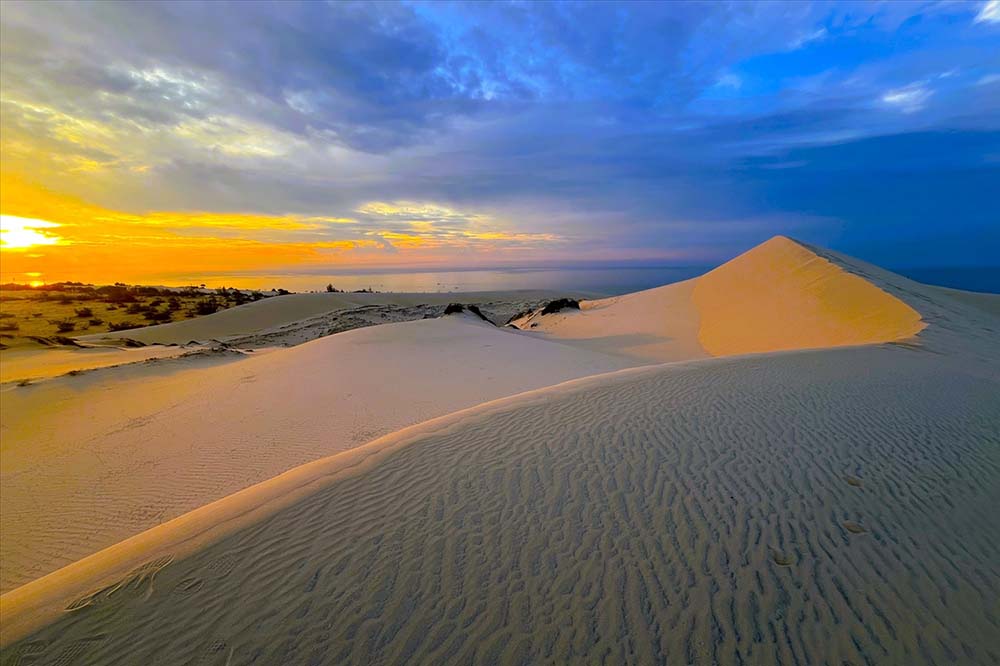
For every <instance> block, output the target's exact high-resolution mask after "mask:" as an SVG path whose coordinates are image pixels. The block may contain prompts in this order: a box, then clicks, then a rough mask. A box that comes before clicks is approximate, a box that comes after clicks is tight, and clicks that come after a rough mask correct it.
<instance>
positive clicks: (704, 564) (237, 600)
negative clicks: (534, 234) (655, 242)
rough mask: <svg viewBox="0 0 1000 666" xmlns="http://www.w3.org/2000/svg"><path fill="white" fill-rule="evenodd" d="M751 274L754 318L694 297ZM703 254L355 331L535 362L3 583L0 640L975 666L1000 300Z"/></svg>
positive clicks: (809, 263) (801, 253)
mask: <svg viewBox="0 0 1000 666" xmlns="http://www.w3.org/2000/svg"><path fill="white" fill-rule="evenodd" d="M759 264H765V265H764V266H760V265H759ZM769 272H770V273H769ZM753 273H763V274H765V277H763V278H761V279H762V280H763V283H762V284H760V285H759V287H758V290H759V293H760V294H761V296H760V298H761V302H762V304H761V307H760V310H761V313H755V312H750V313H749V314H748V313H747V312H746V311H745V308H746V305H747V304H746V303H745V302H739V301H726V300H725V299H722V300H719V299H720V294H722V293H723V292H725V291H726V290H727V289H737V288H738V287H739V286H740V285H742V284H745V283H749V282H752V280H753V279H755V278H754V277H753ZM768 273H769V274H770V276H771V277H770V278H767V277H766V275H767V274H768ZM706 277H709V276H708V275H706V276H703V278H698V279H696V280H692V281H688V282H686V283H679V284H677V285H668V286H667V287H661V288H658V289H654V290H648V291H647V292H640V293H638V294H631V295H626V296H622V297H617V298H615V299H607V300H604V301H596V302H585V303H584V304H583V309H582V310H581V311H563V312H559V313H556V314H553V315H544V316H542V317H538V316H537V315H529V317H528V319H529V320H531V321H532V323H538V327H536V328H537V329H541V330H542V331H543V333H542V335H541V336H535V335H532V334H530V333H524V332H512V331H504V330H502V329H496V328H493V327H491V326H487V325H486V324H482V323H477V322H473V321H471V320H467V319H466V318H464V317H461V316H458V317H451V318H446V319H444V320H438V321H431V322H413V323H411V324H398V325H390V326H379V327H374V328H372V329H365V330H363V331H362V330H359V331H356V332H354V333H355V335H354V336H353V338H354V339H355V342H356V343H359V344H360V345H361V347H367V348H369V349H370V350H371V351H372V352H373V353H374V354H376V356H377V355H380V354H385V353H386V350H390V351H392V352H393V353H395V354H398V357H397V358H395V359H390V360H389V365H392V366H394V367H393V369H394V370H396V371H397V373H396V375H394V376H393V377H394V378H392V379H390V381H393V382H396V383H398V382H400V381H402V378H408V379H409V380H412V379H413V377H412V376H411V375H409V374H407V373H406V372H405V371H404V366H405V363H406V362H407V361H408V359H409V358H410V357H411V355H412V353H411V351H412V350H410V349H409V348H408V347H406V341H407V340H410V341H412V340H413V338H414V335H416V337H417V338H419V339H420V340H421V341H422V342H421V343H420V344H419V345H418V346H420V350H419V352H418V353H419V354H421V355H422V356H421V357H420V359H419V360H420V363H423V364H424V365H420V364H419V363H418V366H419V367H425V368H429V369H430V371H431V372H438V371H440V372H439V374H442V373H443V374H447V373H448V372H451V371H456V372H459V373H460V374H461V373H463V372H464V373H465V374H461V376H463V377H468V378H470V381H481V380H482V379H483V378H484V377H485V376H486V375H485V374H483V370H484V368H483V367H478V368H470V367H469V362H468V361H469V359H470V358H476V359H477V361H478V360H481V358H486V357H489V358H494V360H496V361H497V363H496V364H495V365H492V366H490V369H489V370H488V372H489V373H496V372H500V371H501V370H502V371H503V372H502V373H501V375H502V376H503V377H506V378H507V379H506V380H505V381H508V382H509V383H508V384H507V390H508V391H510V390H512V388H513V387H515V386H517V385H519V384H518V382H519V381H523V379H519V378H518V377H517V375H518V374H519V373H523V372H525V371H527V370H528V369H529V368H530V369H531V370H533V371H538V370H539V368H538V367H537V366H536V364H537V362H538V360H539V359H545V360H546V361H547V362H548V363H549V365H548V366H546V367H547V368H550V369H549V370H547V371H546V372H547V373H548V374H547V375H546V372H543V373H541V374H542V375H546V376H539V375H538V374H535V375H532V376H533V377H534V378H535V379H534V380H533V381H538V383H537V384H536V386H538V387H539V388H536V389H534V390H531V391H529V392H527V393H521V394H518V395H514V396H512V397H507V398H500V399H499V400H491V399H490V398H485V399H480V400H479V402H483V401H484V400H487V401H486V402H483V404H478V405H477V404H476V401H474V400H473V399H472V398H473V396H470V395H464V396H463V397H464V399H465V400H466V402H465V403H464V404H465V405H468V407H467V408H466V409H463V410H462V411H460V412H456V413H452V414H446V415H444V416H440V417H439V418H437V419H434V420H432V421H427V422H425V423H421V424H417V425H414V426H412V427H410V428H408V429H406V430H402V431H397V432H393V433H390V434H387V435H385V436H384V437H382V438H380V439H377V440H375V441H373V442H371V443H370V444H368V445H367V446H362V447H360V448H355V449H353V450H350V451H347V452H345V453H341V454H339V455H335V456H332V457H328V458H324V459H321V460H318V461H315V462H312V463H309V464H307V465H304V466H301V467H297V468H295V469H292V470H290V471H288V472H286V473H285V474H282V475H280V476H277V477H275V478H271V479H269V480H267V481H263V482H262V483H259V484H258V485H254V486H252V487H250V488H247V489H246V490H244V491H241V492H239V493H236V494H233V495H229V496H226V497H223V498H222V499H219V500H218V501H216V502H214V503H212V504H209V505H207V506H203V507H201V508H199V509H196V510H195V511H193V512H191V513H187V514H184V515H181V516H179V517H178V518H176V519H174V520H172V521H170V522H168V523H166V524H164V525H161V526H159V527H155V528H154V529H152V530H149V531H147V532H143V533H140V534H137V535H136V536H134V537H132V538H131V539H129V540H127V541H124V542H119V543H115V544H114V545H112V546H110V547H109V548H107V549H105V550H103V551H100V552H97V553H95V554H93V555H92V556H90V557H86V558H84V559H81V560H78V561H76V562H73V563H72V564H69V565H68V566H66V567H64V568H62V569H59V570H57V571H54V572H53V573H50V574H48V575H46V576H44V577H42V578H39V579H36V580H34V581H32V582H30V583H28V584H26V585H23V586H21V587H18V588H16V589H14V590H13V591H10V592H7V593H6V594H4V595H3V596H2V597H0V616H2V618H0V619H2V621H3V623H4V627H5V631H4V637H3V643H4V645H5V646H6V647H5V648H4V654H3V656H2V657H0V661H3V663H4V664H6V663H20V661H21V660H22V659H26V660H31V659H35V658H38V659H53V658H54V659H56V660H59V659H63V658H64V657H65V656H66V655H72V656H73V657H72V658H74V659H77V660H84V661H87V662H93V663H108V662H114V661H122V660H124V661H126V662H131V661H135V662H142V663H145V662H149V663H154V664H155V663H177V662H180V663H219V664H222V663H226V664H236V663H249V662H253V661H257V662H264V663H300V662H301V663H359V664H360V663H365V664H368V663H398V662H407V663H442V662H448V663H483V662H488V663H504V664H506V663H510V664H517V663H526V662H530V663H566V662H593V661H605V662H609V663H636V664H645V663H664V662H666V663H673V662H675V661H677V662H680V663H692V664H712V663H800V664H804V663H808V664H812V663H878V664H900V665H902V664H922V663H925V664H933V663H943V662H956V661H961V662H962V663H969V664H992V663H996V662H997V661H1000V639H998V638H997V637H998V636H1000V631H998V628H1000V616H998V615H997V608H996V605H995V601H994V600H995V599H996V598H997V597H998V596H1000V568H998V567H997V566H996V562H995V553H996V552H997V550H998V547H1000V521H996V520H995V519H993V512H992V510H991V508H992V507H994V506H996V505H997V503H998V502H1000V486H998V484H997V483H996V479H997V478H998V475H1000V457H998V456H1000V349H998V346H997V344H996V331H997V330H1000V297H992V298H987V297H980V296H976V297H975V298H973V297H972V296H970V295H967V294H962V293H951V292H950V290H940V289H936V288H933V287H927V286H925V285H920V284H918V283H914V282H912V281H910V280H907V279H905V278H901V277H899V276H895V275H894V274H892V273H889V272H887V271H883V270H882V269H879V268H878V267H873V266H869V265H867V264H864V263H863V262H857V261H856V260H853V259H851V258H850V257H844V256H842V255H837V254H836V253H832V252H830V251H826V250H823V249H822V248H813V247H809V246H805V245H803V244H799V243H797V242H795V241H791V240H789V239H782V238H778V239H772V241H769V242H768V243H765V244H764V245H762V246H759V247H758V248H755V249H754V250H751V251H750V252H748V253H746V254H745V255H742V256H741V257H740V258H737V259H736V260H734V261H733V262H729V263H728V264H726V265H724V266H722V267H720V268H719V269H717V272H716V274H715V275H714V276H712V277H711V279H710V280H708V281H707V282H706V283H705V286H704V287H699V283H698V280H700V279H704V278H706ZM780 282H785V284H776V283H780ZM699 288H700V289H701V290H702V292H701V295H700V296H699V295H698V291H699ZM855 292H858V293H855ZM845 296H846V300H845ZM886 299H888V300H886ZM699 300H700V301H701V303H700V305H699V303H698V302H697V301H699ZM855 302H857V303H858V304H860V306H859V307H856V308H855V307H854V303H855ZM656 305H659V306H669V307H660V308H656V307H651V306H656ZM782 308H784V310H782ZM775 309H778V310H781V311H778V312H776V313H775V312H773V310H775ZM710 310H713V311H714V310H718V312H717V313H714V312H712V311H710ZM769 310H770V311H772V312H771V313H770V314H768V311H769ZM873 310H874V311H875V314H874V315H873V314H871V313H872V311H873ZM626 314H627V316H625V315H626ZM914 314H916V319H915V320H914ZM748 316H749V317H757V318H758V319H760V321H759V322H757V324H754V321H755V320H753V319H752V318H751V319H750V320H747V319H746V318H747V317H748ZM775 318H777V319H780V320H781V321H782V322H783V325H782V326H774V325H772V324H773V322H772V321H770V320H772V319H775ZM816 322H819V323H816ZM522 323H523V322H522ZM630 324H631V325H630ZM403 327H411V328H408V329H404V328H403ZM435 327H436V328H435ZM441 327H446V328H449V330H450V333H449V334H447V335H442V334H443V333H444V332H445V331H444V329H442V328H441ZM455 327H459V328H461V331H460V332H459V330H458V329H457V328H455ZM797 327H798V328H802V329H808V330H804V331H802V332H801V334H799V335H797V336H791V337H789V335H788V333H789V331H792V332H795V331H794V329H795V328H797ZM747 328H752V329H755V330H752V331H750V332H749V333H748V332H747V331H746V330H745V329H747ZM914 328H915V329H916V330H915V331H913V330H911V329H914ZM451 329H454V330H451ZM404 330H405V331H406V334H405V335H404V334H403V331H404ZM529 330H535V329H529ZM706 330H707V331H708V332H709V333H708V334H707V338H708V339H709V340H710V342H707V343H705V344H704V345H703V344H702V343H701V342H700V339H701V335H702V332H703V331H706ZM725 330H728V331H730V336H731V338H732V339H731V340H726V339H722V340H721V342H718V340H715V338H713V337H712V336H713V335H716V334H718V333H719V332H720V331H725ZM810 331H812V332H810ZM418 332H419V334H418ZM397 333H399V335H397ZM455 333H459V336H458V337H456V336H455V335H453V334H455ZM400 336H402V337H400ZM538 337H542V338H543V339H541V340H539V339H538ZM350 339H352V337H351V336H348V335H346V334H343V335H337V336H332V337H331V338H327V339H323V340H318V341H315V342H312V343H308V344H306V345H302V346H300V347H296V348H293V349H289V350H285V351H282V352H278V353H273V354H270V355H268V356H264V357H261V358H259V359H248V360H245V361H239V362H237V363H235V364H233V365H232V366H231V367H233V368H236V369H237V371H239V370H240V369H241V368H245V367H249V366H250V365H254V364H257V365H259V366H260V369H261V370H264V368H265V366H266V368H267V370H266V371H264V372H263V373H262V376H263V375H269V374H274V373H279V372H280V371H281V369H282V368H285V369H287V368H288V366H289V363H288V361H289V360H291V359H293V358H298V357H299V356H301V358H307V359H308V362H307V367H311V366H314V365H317V364H318V363H319V361H320V360H321V356H316V355H315V354H313V350H319V349H327V350H329V351H331V352H332V351H334V349H335V348H336V349H341V347H340V345H342V344H345V343H344V341H345V340H350ZM463 340H464V344H466V345H467V346H469V349H472V350H481V349H486V348H490V349H491V351H489V352H488V353H486V354H485V356H483V357H479V356H475V355H471V354H470V353H469V352H468V351H467V352H465V353H462V352H459V353H451V352H455V351H456V350H458V349H459V348H460V347H461V343H462V341H463ZM527 343H537V345H540V346H538V347H536V348H535V349H536V351H538V352H539V353H540V354H541V355H540V356H535V355H533V356H531V357H530V358H531V360H530V362H528V363H523V360H524V359H521V361H522V362H518V361H516V360H513V359H514V358H515V357H516V355H517V354H518V353H520V352H521V351H522V350H524V349H525V348H526V347H525V345H526V344H527ZM555 343H563V344H555ZM716 344H719V345H721V346H720V347H718V349H721V350H722V352H723V353H724V356H723V357H712V354H711V353H710V352H711V349H712V348H713V347H714V346H715V345H716ZM761 344H764V345H775V346H777V347H778V349H776V350H772V349H767V350H764V351H761V350H760V348H759V345H761ZM789 345H791V346H792V347H791V348H787V347H789ZM794 345H800V346H802V347H805V348H802V349H797V348H795V347H794ZM812 345H820V346H823V345H825V346H827V347H828V348H823V349H810V348H808V347H810V346H812ZM494 346H497V347H498V350H492V349H493V347H494ZM736 349H749V350H750V352H751V353H743V352H740V353H736V352H735V351H734V350H736ZM341 351H343V349H341ZM355 351H357V350H355ZM432 351H433V353H431V352H432ZM439 352H444V353H443V354H442V355H437V356H435V354H437V353H439ZM571 352H572V353H571ZM574 353H575V356H574V355H573V354H574ZM505 354H507V355H509V354H513V355H514V356H513V357H511V356H505ZM685 355H686V356H685ZM657 357H661V358H662V357H666V358H669V359H671V360H673V361H674V362H671V363H666V364H660V365H654V366H647V367H643V368H632V369H619V368H624V367H627V366H629V365H636V363H637V362H649V361H650V360H655V359H656V358H657ZM333 358H338V357H337V356H334V357H333ZM365 358H369V357H365ZM371 358H374V357H371ZM682 358H687V359H688V360H683V361H678V359H682ZM445 360H447V362H448V363H450V364H451V365H449V366H448V367H449V368H450V370H448V371H445V370H441V368H440V367H438V364H440V363H442V362H443V361H445ZM323 362H325V363H328V362H330V359H327V360H326V361H323ZM365 362H366V361H364V360H362V361H361V363H362V365H364V363H365ZM588 364H589V365H588ZM291 365H294V366H295V367H299V366H298V365H297V364H291ZM563 365H566V366H567V367H565V368H563V367H562V366H563ZM584 366H586V367H584ZM553 368H554V369H560V368H562V371H563V372H564V373H565V372H569V373H576V374H575V377H577V378H576V379H571V381H568V382H566V383H561V384H557V385H555V386H551V384H553V383H554V382H555V381H559V380H558V379H557V378H556V375H555V374H553V373H552V370H551V369H553ZM601 368H603V370H602V369H601ZM608 370H611V371H612V372H610V373H609V374H596V373H601V372H607V371H608ZM319 372H320V374H321V375H322V374H323V373H322V371H321V370H320V371H319ZM504 373H506V374H504ZM255 374H261V373H255ZM336 374H337V373H332V374H328V375H327V376H336ZM587 375H589V376H587ZM386 377H387V378H389V377H390V375H386ZM561 377H562V378H563V379H567V378H569V377H567V376H565V375H561ZM441 379H442V381H444V380H446V379H447V377H443V376H442V377H441ZM229 381H230V380H229V379H227V380H225V381H224V382H222V383H221V384H219V386H223V385H226V386H228V385H230V384H229V383H227V382H229ZM426 381H427V379H426V378H424V377H420V378H418V380H417V381H416V382H415V383H414V386H418V387H419V386H421V385H423V383H425V382H426ZM404 383H405V382H404ZM473 385H474V386H477V387H479V388H481V387H482V384H473ZM521 385H523V384H521ZM371 388H372V390H373V391H374V393H372V395H377V394H379V393H384V392H386V388H385V387H384V386H381V385H379V384H378V383H376V384H375V385H373V386H372V387H371ZM462 391H463V394H464V393H468V389H467V388H465V387H462ZM281 393H282V394H288V393H289V392H288V390H287V389H285V390H283V391H282V392H281ZM498 395H501V394H494V397H497V396H498ZM307 402H308V401H307ZM390 402H392V401H391V400H390ZM235 404H236V403H234V405H235ZM322 404H323V402H322V401H312V402H308V405H311V406H312V407H313V408H315V407H317V406H320V405H322ZM383 408H385V409H391V406H383ZM380 409H382V408H380ZM439 413H440V412H439ZM244 418H247V413H246V412H244ZM250 423H251V424H252V421H251V422H250ZM396 427H397V428H398V427H399V426H396ZM248 428H249V429H250V431H253V430H255V429H256V426H252V427H251V426H248ZM151 432H152V431H151ZM296 439H297V435H296V434H295V433H291V436H290V437H289V438H288V441H285V442H283V443H282V444H281V446H283V447H285V446H288V447H292V448H294V447H295V445H296V443H297V442H296V441H295V440H296ZM7 460H8V459H5V471H6V468H7V466H8V462H7ZM63 660H64V661H65V659H63Z"/></svg>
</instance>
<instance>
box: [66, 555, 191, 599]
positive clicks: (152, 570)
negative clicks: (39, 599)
mask: <svg viewBox="0 0 1000 666" xmlns="http://www.w3.org/2000/svg"><path fill="white" fill-rule="evenodd" d="M173 560H174V558H173V555H167V556H166V557H159V558H157V559H155V560H150V561H149V562H146V563H144V564H142V565H140V566H138V567H136V568H135V569H133V570H132V571H131V572H129V573H128V575H126V576H125V577H124V578H122V579H121V580H119V581H118V582H117V583H114V584H113V585H109V586H108V587H105V588H103V589H100V590H98V591H97V592H93V593H91V594H88V595H87V596H85V597H80V598H79V599H77V600H76V601H73V602H72V603H70V604H69V605H68V606H66V610H67V611H78V610H81V609H83V608H89V607H91V606H95V605H98V604H102V603H104V602H106V601H109V600H111V599H114V600H116V601H118V602H119V603H122V602H126V601H129V600H132V599H143V600H145V599H148V598H149V597H150V595H151V594H153V582H154V580H155V578H156V574H158V573H159V572H160V571H161V570H163V568H164V567H166V566H167V565H168V564H170V563H171V562H173Z"/></svg>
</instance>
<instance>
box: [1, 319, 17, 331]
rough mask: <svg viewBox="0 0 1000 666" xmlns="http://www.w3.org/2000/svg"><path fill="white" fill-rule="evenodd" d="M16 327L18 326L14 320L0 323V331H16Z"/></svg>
mask: <svg viewBox="0 0 1000 666" xmlns="http://www.w3.org/2000/svg"><path fill="white" fill-rule="evenodd" d="M18 328H20V327H19V326H18V325H17V322H16V321H5V322H4V323H2V324H0V331H16V330H17V329H18Z"/></svg>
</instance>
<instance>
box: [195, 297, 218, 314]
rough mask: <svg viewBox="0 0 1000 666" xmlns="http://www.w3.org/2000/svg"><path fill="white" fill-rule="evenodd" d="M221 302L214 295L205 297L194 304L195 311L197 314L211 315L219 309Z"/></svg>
mask: <svg viewBox="0 0 1000 666" xmlns="http://www.w3.org/2000/svg"><path fill="white" fill-rule="evenodd" d="M219 307H220V306H219V302H218V301H216V300H215V298H214V297H212V296H209V297H208V298H203V299H201V300H200V301H198V302H197V303H195V304H194V313H195V314H197V315H210V314H214V313H215V312H217V311H218V310H219Z"/></svg>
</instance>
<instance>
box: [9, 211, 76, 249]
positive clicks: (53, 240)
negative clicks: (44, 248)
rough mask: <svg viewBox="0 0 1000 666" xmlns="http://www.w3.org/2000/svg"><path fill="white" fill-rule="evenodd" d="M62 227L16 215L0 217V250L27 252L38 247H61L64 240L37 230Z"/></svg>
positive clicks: (53, 223) (46, 221)
mask: <svg viewBox="0 0 1000 666" xmlns="http://www.w3.org/2000/svg"><path fill="white" fill-rule="evenodd" d="M60 226H62V225H60V224H56V223H55V222H49V221H48V220H37V219H34V218H30V217H18V216H17V215H0V248H3V249H4V250H27V249H30V248H32V247H36V246H39V245H62V244H65V242H66V241H65V240H64V239H63V238H61V237H60V236H57V235H55V234H50V233H48V232H45V231H39V229H53V228H57V227H60Z"/></svg>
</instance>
